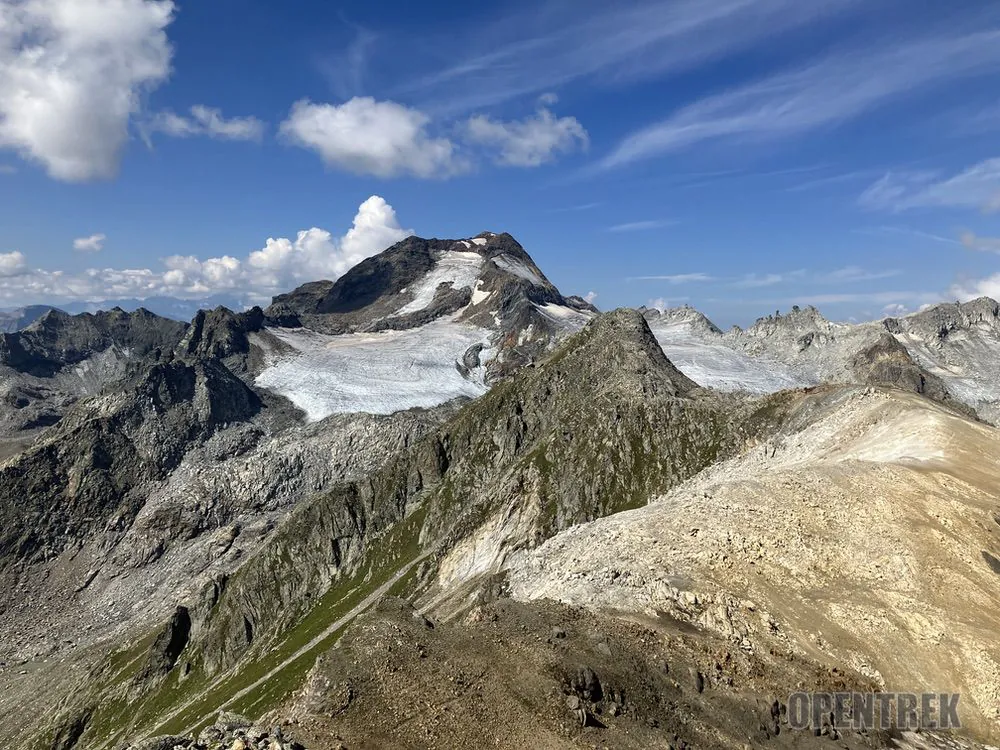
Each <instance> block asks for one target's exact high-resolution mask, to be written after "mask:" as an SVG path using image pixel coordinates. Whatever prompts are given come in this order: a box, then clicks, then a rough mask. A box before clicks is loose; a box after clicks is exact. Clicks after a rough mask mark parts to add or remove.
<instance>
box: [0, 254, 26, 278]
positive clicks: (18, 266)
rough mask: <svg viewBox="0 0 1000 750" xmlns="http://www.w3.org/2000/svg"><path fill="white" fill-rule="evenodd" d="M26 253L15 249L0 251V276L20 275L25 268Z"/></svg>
mask: <svg viewBox="0 0 1000 750" xmlns="http://www.w3.org/2000/svg"><path fill="white" fill-rule="evenodd" d="M25 265H26V264H25V259H24V254H23V253H21V252H19V251H17V250H15V251H14V252H12V253H0V277H10V276H18V275H19V274H20V273H21V272H22V271H24V269H25Z"/></svg>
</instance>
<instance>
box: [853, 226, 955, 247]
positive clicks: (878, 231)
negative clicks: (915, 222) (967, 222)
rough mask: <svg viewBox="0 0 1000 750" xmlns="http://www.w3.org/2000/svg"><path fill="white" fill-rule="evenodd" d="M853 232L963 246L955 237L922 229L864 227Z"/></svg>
mask: <svg viewBox="0 0 1000 750" xmlns="http://www.w3.org/2000/svg"><path fill="white" fill-rule="evenodd" d="M852 231H854V232H855V233H857V234H868V235H874V236H884V235H889V236H892V235H902V236H907V237H916V238H917V239H922V240H932V241H934V242H941V243H943V244H945V245H961V244H962V243H961V242H959V241H958V240H956V239H955V238H954V237H945V236H944V235H941V234H935V233H934V232H925V231H923V230H921V229H912V228H910V227H895V226H880V227H862V228H860V229H855V230H852Z"/></svg>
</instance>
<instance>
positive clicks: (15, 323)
mask: <svg viewBox="0 0 1000 750" xmlns="http://www.w3.org/2000/svg"><path fill="white" fill-rule="evenodd" d="M57 309H58V308H55V307H52V306H51V305H28V306H27V307H20V308H18V309H16V310H8V311H7V312H0V333H15V332H17V331H20V330H21V329H22V328H27V327H28V326H30V325H31V324H32V323H34V322H35V321H36V320H38V319H39V318H40V317H42V316H43V315H45V313H47V312H49V311H50V310H57ZM60 312H61V311H60Z"/></svg>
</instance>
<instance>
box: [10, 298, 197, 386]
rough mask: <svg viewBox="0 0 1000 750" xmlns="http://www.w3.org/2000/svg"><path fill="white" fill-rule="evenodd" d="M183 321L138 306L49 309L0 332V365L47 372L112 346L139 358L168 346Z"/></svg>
mask: <svg viewBox="0 0 1000 750" xmlns="http://www.w3.org/2000/svg"><path fill="white" fill-rule="evenodd" d="M185 328H186V326H185V324H183V323H178V322H177V321H174V320H169V319H168V318H161V317H160V316H158V315H154V314H153V313H151V312H149V311H148V310H144V309H142V308H140V309H138V310H136V311H135V312H132V313H127V312H125V311H124V310H121V309H120V308H115V309H113V310H110V311H108V312H99V313H97V314H94V315H92V314H90V313H83V314H81V315H69V314H67V313H64V312H62V311H59V310H51V311H50V312H48V313H46V314H45V315H43V316H42V317H41V318H39V319H38V320H37V321H35V322H34V323H33V324H32V325H31V326H29V327H28V328H26V329H25V330H23V331H20V332H18V333H12V334H0V365H7V366H8V367H11V368H13V369H15V370H17V371H19V372H24V373H29V374H32V375H38V376H42V377H51V376H52V375H54V374H55V373H56V372H58V371H59V370H61V369H62V368H64V367H66V366H68V365H74V364H76V363H77V362H81V361H83V360H85V359H87V358H88V357H90V356H92V355H94V354H96V353H99V352H103V351H105V350H106V349H109V348H112V347H116V348H118V349H119V350H128V352H129V355H130V356H133V357H136V358H141V357H144V356H146V355H148V354H151V353H153V352H154V351H155V350H157V349H162V350H165V351H169V350H171V349H173V347H174V346H175V345H176V343H177V342H178V341H179V340H180V337H181V335H183V332H184V329H185Z"/></svg>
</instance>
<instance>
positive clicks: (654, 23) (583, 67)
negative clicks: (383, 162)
mask: <svg viewBox="0 0 1000 750" xmlns="http://www.w3.org/2000/svg"><path fill="white" fill-rule="evenodd" d="M861 6H862V4H861V3H860V2H858V1H857V0H826V1H825V2H823V3H810V2H801V1H800V0H712V2H706V1H705V0H673V1H672V2H663V0H632V1H631V2H628V3H607V2H583V1H582V0H581V1H580V2H569V3H567V2H538V3H530V4H527V5H525V8H524V10H523V11H521V12H508V13H503V14H498V15H499V16H500V19H501V20H499V21H498V22H496V23H491V24H487V25H484V24H483V22H482V21H481V20H480V19H476V21H475V26H474V27H472V28H469V29H468V30H467V32H466V35H467V37H469V38H475V39H484V40H489V43H488V44H459V45H456V44H455V42H454V40H455V33H456V32H455V30H454V29H450V28H449V29H447V30H446V31H442V33H441V37H440V38H438V39H434V40H432V41H430V42H429V41H428V39H427V38H426V37H422V38H421V39H420V40H419V41H420V44H421V45H422V46H426V45H428V44H430V46H432V47H440V48H441V49H448V51H449V54H448V55H447V61H448V66H447V67H445V68H443V69H441V70H438V71H436V72H434V73H432V74H430V75H424V76H421V77H420V78H418V79H417V80H414V81H412V82H410V83H409V84H408V85H406V86H404V87H403V89H402V91H403V92H409V93H413V94H415V95H417V96H418V97H419V98H420V99H421V100H422V101H429V102H431V103H432V104H433V106H434V109H435V111H437V112H467V111H473V110H476V109H480V108H483V107H487V106H491V105H493V104H496V103H498V102H504V101H509V100H512V99H517V98H520V97H524V96H526V95H528V94H536V95H537V94H544V92H548V91H552V90H554V89H556V88H558V87H560V86H562V85H564V84H566V83H568V82H570V81H575V80H579V79H589V85H590V86H591V87H593V86H605V87H606V86H609V85H619V84H623V83H626V84H627V83H629V82H633V81H636V80H641V79H649V78H656V77H660V76H663V75H665V74H670V73H678V72H682V71H685V70H690V69H692V68H694V67H696V66H698V65H699V64H702V63H705V62H708V61H712V60H717V59H722V58H726V57H728V56H730V55H733V54H737V53H739V52H740V51H742V50H745V49H747V48H749V47H751V46H753V45H754V44H755V43H757V42H758V41H759V40H761V39H766V40H768V42H769V43H770V42H773V40H774V39H776V38H777V37H778V36H779V35H780V34H782V33H783V32H787V31H790V30H792V29H795V28H799V27H802V26H804V25H806V24H809V23H811V22H813V21H815V20H817V19H820V18H823V17H829V16H831V15H834V14H836V13H838V12H839V11H842V10H844V9H851V8H856V7H861ZM407 54H410V55H419V54H422V50H420V49H412V50H405V51H404V52H402V53H401V54H400V57H401V58H403V59H406V55H407Z"/></svg>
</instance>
